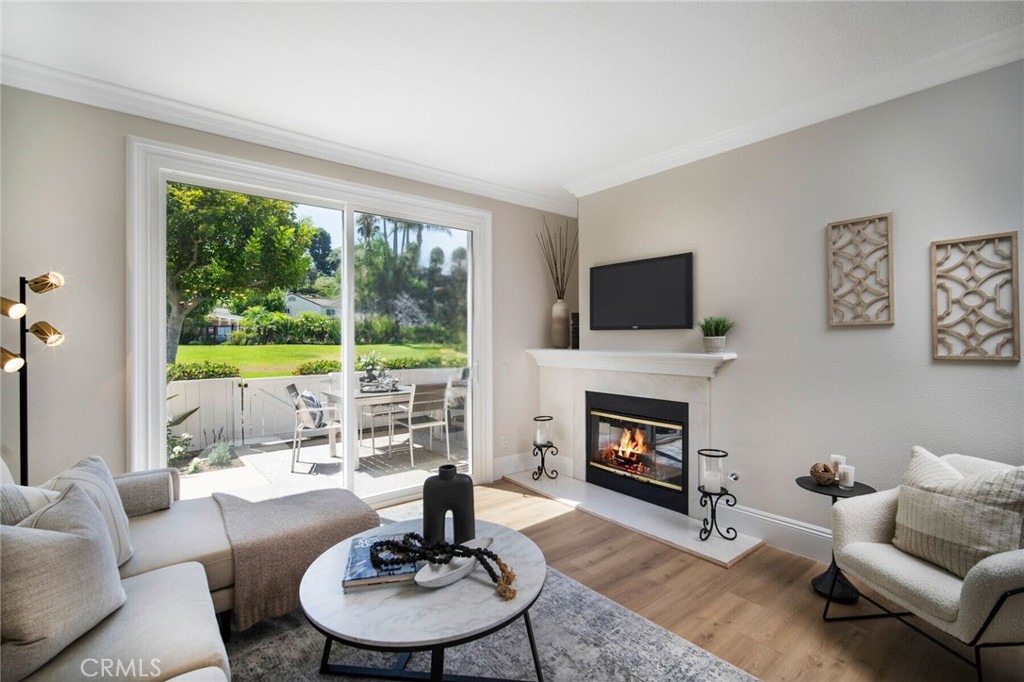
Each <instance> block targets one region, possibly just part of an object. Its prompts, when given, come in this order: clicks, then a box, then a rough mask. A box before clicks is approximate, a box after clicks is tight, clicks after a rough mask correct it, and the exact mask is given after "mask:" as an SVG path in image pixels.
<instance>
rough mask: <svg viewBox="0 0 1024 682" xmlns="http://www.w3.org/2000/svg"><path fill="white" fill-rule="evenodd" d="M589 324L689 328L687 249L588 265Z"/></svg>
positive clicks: (690, 282)
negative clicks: (636, 258)
mask: <svg viewBox="0 0 1024 682" xmlns="http://www.w3.org/2000/svg"><path fill="white" fill-rule="evenodd" d="M590 328H591V329H693V254H692V253H678V254H675V255H673V256H662V257H660V258H646V259H644V260H634V261H628V262H624V263H612V264H610V265H598V266H595V267H592V268H590Z"/></svg>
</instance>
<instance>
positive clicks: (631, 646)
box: [227, 568, 755, 682]
mask: <svg viewBox="0 0 1024 682" xmlns="http://www.w3.org/2000/svg"><path fill="white" fill-rule="evenodd" d="M382 589H387V588H382ZM530 619H531V620H532V621H533V629H534V633H535V635H536V637H537V647H538V650H539V653H540V660H541V665H542V668H543V671H544V679H545V680H546V681H547V682H582V681H586V682H676V681H682V680H694V681H696V680H700V681H702V682H703V681H708V680H730V681H731V680H744V681H746V680H754V679H755V678H753V677H751V676H750V675H748V674H747V673H745V672H743V671H742V670H740V669H739V668H736V667H735V666H733V665H732V664H730V663H727V662H725V661H723V660H722V659H720V658H717V657H716V656H714V655H712V654H710V653H708V652H707V651H704V650H703V649H701V648H700V647H698V646H696V645H694V644H691V643H690V642H687V641H686V640H685V639H682V638H680V637H677V636H676V635H674V634H672V633H671V632H669V631H668V630H665V629H664V628H662V627H659V626H658V625H655V624H654V623H652V622H651V621H649V620H647V619H645V618H642V617H641V616H638V615H637V614H635V613H633V612H632V611H630V610H628V609H626V608H624V607H622V606H619V605H618V604H616V603H615V602H613V601H611V600H610V599H607V598H606V597H604V596H602V595H600V594H598V593H597V592H594V591H593V590H590V589H588V588H587V587H585V586H583V585H580V584H579V583H578V582H576V581H575V580H572V579H571V578H568V577H567V576H565V575H563V574H561V573H559V572H558V571H556V570H554V569H552V568H548V577H547V582H546V583H545V585H544V591H543V592H541V594H540V597H539V598H538V599H537V601H536V602H535V603H534V605H533V607H532V608H531V609H530ZM323 646H324V637H323V636H322V635H321V634H319V633H318V632H317V631H316V630H314V629H313V627H312V626H311V625H309V623H308V622H307V621H306V619H305V617H304V616H303V615H302V613H301V611H293V612H292V613H290V614H288V615H286V616H283V617H281V618H273V619H270V620H267V621H264V622H263V623H260V624H259V625H256V626H255V627H253V628H251V629H249V630H248V631H246V632H244V633H241V634H236V635H235V636H234V637H233V638H232V641H231V642H229V643H228V645H227V650H228V658H229V659H230V661H231V678H232V680H234V682H255V681H256V680H260V681H264V680H266V681H271V682H273V681H277V682H300V681H303V680H337V679H346V678H337V677H329V676H321V675H320V674H319V673H318V668H319V664H320V656H321V655H322V653H323ZM394 660H395V655H394V654H383V653H378V652H374V651H363V650H360V649H354V648H350V647H346V646H343V645H341V644H335V645H334V647H333V649H332V650H331V662H332V663H344V664H348V665H358V666H373V667H390V666H391V665H392V663H393V661H394ZM429 668H430V654H429V653H416V654H413V656H412V658H411V659H410V661H409V665H408V669H409V670H421V671H427V670H429ZM445 671H446V672H448V673H452V674H460V675H474V676H476V675H479V676H487V677H497V676H502V677H511V678H515V679H522V680H534V679H535V674H534V669H533V659H532V657H531V656H530V645H529V640H528V639H527V637H526V628H525V626H524V625H523V621H522V620H521V619H520V620H517V621H516V622H514V623H512V624H511V625H509V626H508V627H507V628H505V629H504V630H501V631H499V632H497V633H495V634H493V635H490V636H489V637H485V638H483V639H479V640H477V641H475V642H471V643H469V644H465V645H462V646H459V647H454V648H451V649H448V650H446V651H445ZM347 679H356V678H347ZM358 679H363V678H358Z"/></svg>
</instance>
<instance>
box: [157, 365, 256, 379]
mask: <svg viewBox="0 0 1024 682" xmlns="http://www.w3.org/2000/svg"><path fill="white" fill-rule="evenodd" d="M240 376H242V373H241V372H240V371H239V370H238V368H237V367H234V366H232V365H229V364H227V363H224V362H210V361H209V360H204V361H203V362H180V363H177V362H176V363H174V364H171V365H167V381H168V382H171V381H189V380H192V379H223V378H225V377H240Z"/></svg>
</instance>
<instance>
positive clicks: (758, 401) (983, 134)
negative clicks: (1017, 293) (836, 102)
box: [579, 62, 1024, 527]
mask: <svg viewBox="0 0 1024 682" xmlns="http://www.w3.org/2000/svg"><path fill="white" fill-rule="evenodd" d="M1022 128H1024V63H1021V62H1018V63H1016V64H1011V65H1009V66H1005V67H1002V68H999V69H995V70H992V71H989V72H986V73H982V74H979V75H977V76H972V77H970V78H966V79H963V80H960V81H957V82H953V83H950V84H947V85H944V86H941V87H937V88H933V89H930V90H926V91H923V92H920V93H918V94H914V95H911V96H908V97H904V98H902V99H899V100H895V101H892V102H889V103H886V104H882V105H879V106H875V107H872V108H870V109H866V110H863V111H860V112H856V113H853V114H850V115H847V116H843V117H841V118H838V119H835V120H832V121H828V122H825V123H822V124H819V125H815V126H812V127H809V128H805V129H802V130H799V131H795V132H793V133H790V134H787V135H784V136H780V137H777V138H774V139H771V140H767V141H765V142H762V143H759V144H756V145H752V146H750V147H746V148H744V149H740V150H736V151H733V152H730V153H726V154H722V155H720V156H717V157H714V158H710V159H707V160H704V161H700V162H697V163H693V164H690V165H688V166H685V167H682V168H678V169H674V170H671V171H666V172H664V173H661V174H658V175H655V176H652V177H649V178H645V179H642V180H638V181H635V182H632V183H629V184H626V185H623V186H620V187H616V188H613V189H610V190H607V191H603V192H600V193H597V194H594V195H591V196H587V197H583V198H581V199H580V210H579V216H580V217H579V221H580V231H581V235H582V241H581V247H580V283H581V293H580V307H581V309H582V310H583V315H582V319H581V326H582V339H581V345H582V346H583V347H584V348H586V349H591V350H621V349H634V350H635V349H648V350H666V351H667V350H673V351H699V350H700V347H701V341H700V333H699V331H697V330H693V331H632V332H631V331H622V332H618V331H590V329H589V320H588V319H587V318H588V315H587V311H588V310H589V301H590V299H589V291H588V282H589V279H588V268H589V267H590V266H592V265H599V264H605V263H610V262H615V261H622V260H629V259H633V258H642V257H649V256H658V255H667V254H670V253H675V252H683V251H693V252H694V254H695V255H694V259H695V271H696V295H695V311H696V315H697V318H698V319H699V318H700V317H703V316H706V315H712V314H724V315H728V316H729V317H732V318H734V319H736V320H738V321H739V327H738V329H736V330H735V331H733V332H732V333H730V335H729V339H728V343H729V350H734V351H736V352H737V353H738V354H739V359H738V360H736V361H734V362H731V363H729V364H728V365H726V366H725V367H724V368H723V369H722V370H721V371H720V372H719V374H718V376H717V377H716V378H715V379H714V380H713V381H712V387H711V442H712V447H716V448H721V449H724V450H727V451H728V452H729V453H730V458H729V468H730V469H731V470H735V471H737V472H739V473H740V481H739V483H737V484H732V485H730V489H731V490H733V491H734V492H735V493H736V494H737V497H738V498H739V503H740V504H741V505H744V506H748V507H753V508H755V509H759V510H762V511H765V512H769V513H771V514H776V515H781V516H783V517H788V518H790V519H796V520H799V521H803V522H807V523H810V524H816V525H819V526H826V527H827V526H829V500H828V498H826V497H822V496H818V495H813V494H811V493H807V492H803V491H801V490H800V489H799V488H797V486H796V485H795V484H794V482H793V480H794V478H796V477H797V476H800V475H804V474H807V473H808V469H809V468H810V466H811V464H813V463H814V462H817V461H822V460H827V457H828V454H829V453H842V454H845V455H846V456H847V458H848V459H849V461H850V463H852V464H854V465H855V466H856V470H857V478H858V480H862V481H863V482H865V483H868V484H870V485H874V486H875V487H878V488H888V487H893V486H895V485H897V484H898V483H899V478H900V475H901V473H902V471H903V469H904V466H905V464H906V462H907V459H908V458H909V455H910V448H911V446H912V445H915V444H919V445H922V446H924V447H927V448H928V449H930V450H932V451H933V452H936V453H947V452H961V453H964V454H971V455H978V456H983V457H990V458H993V459H998V460H1002V461H1005V462H1009V463H1013V464H1017V465H1022V464H1024V366H1022V365H1020V364H1012V363H954V362H936V361H933V360H932V359H931V336H930V334H931V322H930V315H931V312H930V301H931V298H930V273H929V245H930V242H931V241H933V240H937V239H946V238H955V237H966V236H970V235H978V234H986V233H992V232H1002V231H1009V230H1022V229H1024V135H1022V132H1024V131H1022ZM890 211H891V212H892V213H893V216H894V217H893V222H894V228H895V229H894V264H895V301H896V324H895V326H893V327H882V328H862V329H849V328H829V327H828V324H827V318H826V285H825V275H826V268H825V263H824V256H825V234H824V231H825V225H826V224H827V223H829V222H834V221H839V220H843V219H849V218H856V217H859V216H866V215H872V214H876V213H886V212H890ZM1020 237H1022V239H1020V240H1019V241H1018V244H1020V245H1024V234H1021V235H1020ZM1021 258H1022V256H1021V254H1018V259H1019V260H1020V259H1021ZM1021 266H1022V267H1021V272H1024V260H1022V261H1021Z"/></svg>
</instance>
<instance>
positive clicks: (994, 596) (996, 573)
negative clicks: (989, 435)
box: [822, 455, 1024, 681]
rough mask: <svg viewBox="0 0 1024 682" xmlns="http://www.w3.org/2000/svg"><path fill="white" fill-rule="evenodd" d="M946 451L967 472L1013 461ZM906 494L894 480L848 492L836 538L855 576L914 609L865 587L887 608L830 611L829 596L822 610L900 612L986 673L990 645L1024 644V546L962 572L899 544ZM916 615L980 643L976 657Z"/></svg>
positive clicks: (836, 517) (838, 510)
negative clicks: (884, 486)
mask: <svg viewBox="0 0 1024 682" xmlns="http://www.w3.org/2000/svg"><path fill="white" fill-rule="evenodd" d="M941 459H942V460H944V461H945V462H947V463H948V464H950V465H952V466H953V467H954V468H955V469H957V470H958V471H959V472H960V473H962V474H964V475H965V476H970V475H972V474H975V473H979V472H981V471H986V470H991V469H1009V468H1011V467H1009V466H1008V465H1005V464H1001V463H999V462H992V461H989V460H983V459H978V458H975V457H965V456H963V455H946V456H945V457H942V458H941ZM898 498H899V488H894V489H892V490H884V491H880V492H878V493H875V494H872V495H864V496H861V497H854V498H849V499H844V500H840V501H839V502H838V503H836V504H835V505H834V506H833V507H832V543H833V551H834V553H835V560H836V564H837V565H838V566H839V568H840V569H842V571H843V572H844V573H845V574H846V576H847V577H850V578H853V579H854V580H856V581H858V582H859V583H860V584H862V585H864V586H867V587H869V588H870V589H871V590H872V591H874V592H875V593H876V594H879V595H881V596H882V597H884V598H885V599H887V600H889V601H890V602H892V603H894V604H896V605H898V606H899V607H900V608H901V609H906V611H904V612H899V613H894V612H892V611H890V610H889V609H887V608H886V607H884V606H882V605H881V604H879V603H878V602H876V601H875V600H874V599H871V598H870V597H868V596H867V595H863V594H862V596H863V597H864V598H865V599H867V600H868V601H869V602H871V603H872V604H874V605H875V606H877V607H879V608H880V609H882V610H883V611H885V613H882V614H877V615H874V614H871V615H860V616H841V617H836V616H832V617H830V616H829V606H830V605H831V603H832V599H831V598H829V599H828V601H827V602H826V604H825V611H824V613H823V614H822V617H823V618H824V620H826V621H836V620H857V619H864V618H886V617H895V618H898V619H899V620H900V621H902V622H903V623H904V624H906V625H908V626H910V627H911V628H913V629H914V630H916V631H917V632H918V633H920V634H922V635H924V636H925V637H927V638H928V639H930V640H932V641H933V642H935V643H936V644H939V645H940V646H942V647H943V648H945V649H946V650H947V651H949V652H950V653H952V654H954V655H955V656H957V657H958V658H960V659H961V660H962V661H964V662H965V663H967V664H968V665H971V666H972V667H974V668H975V670H976V671H977V676H978V680H979V681H980V680H982V666H981V650H982V649H983V648H986V647H997V646H1017V645H1024V549H1019V550H1013V551H1006V552H1002V553H999V554H993V555H992V556H989V557H988V558H985V559H983V560H981V561H980V562H979V563H977V564H975V565H974V567H973V568H971V569H970V571H969V572H968V573H967V575H966V576H965V577H964V579H963V580H961V579H960V577H958V576H957V575H954V574H953V573H950V572H948V571H946V570H945V569H943V568H940V567H938V566H936V565H934V564H932V563H929V562H928V561H925V560H923V559H919V558H917V557H915V556H912V555H910V554H906V553H904V552H903V551H902V550H900V549H899V548H898V547H896V546H895V545H893V544H892V539H893V535H894V534H895V530H896V508H897V500H898ZM911 615H913V616H917V617H919V618H921V619H922V620H924V621H926V622H927V623H929V624H931V625H932V626H934V627H936V628H938V629H939V630H941V631H942V632H945V633H947V634H949V635H951V636H953V637H955V638H956V639H957V640H959V641H961V642H963V643H964V644H967V645H968V646H970V647H972V648H973V649H974V660H973V661H972V660H971V659H970V658H968V657H967V656H964V655H963V654H961V653H960V652H958V651H956V650H954V649H952V648H951V647H949V646H947V645H946V644H944V643H943V642H941V641H939V640H938V639H936V638H935V637H933V636H932V635H931V634H929V633H927V632H925V631H924V630H922V629H920V628H919V627H917V626H916V625H915V624H913V623H912V622H910V621H907V620H906V619H905V616H911Z"/></svg>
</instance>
